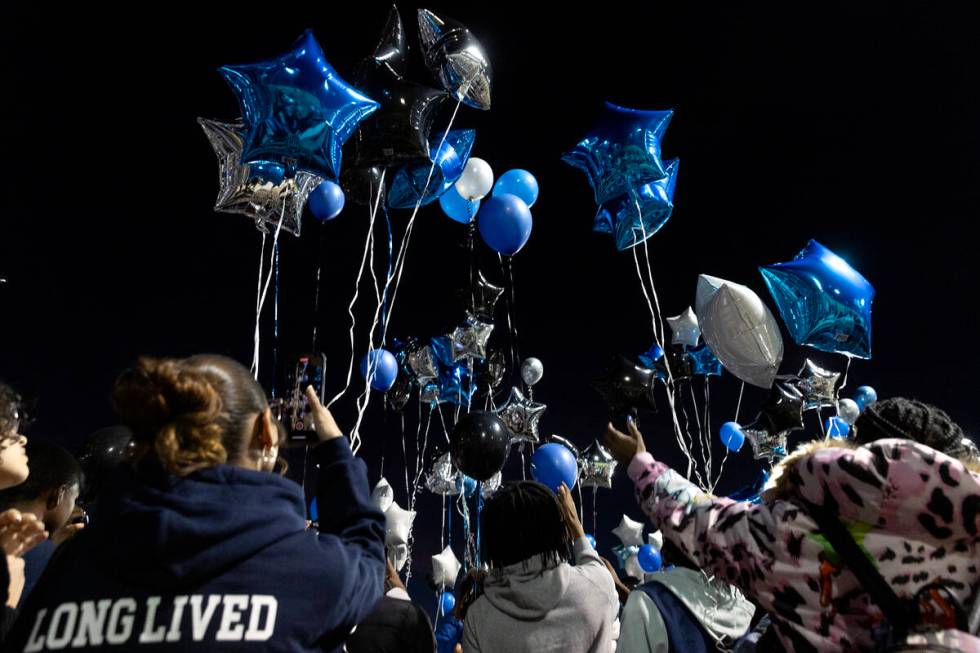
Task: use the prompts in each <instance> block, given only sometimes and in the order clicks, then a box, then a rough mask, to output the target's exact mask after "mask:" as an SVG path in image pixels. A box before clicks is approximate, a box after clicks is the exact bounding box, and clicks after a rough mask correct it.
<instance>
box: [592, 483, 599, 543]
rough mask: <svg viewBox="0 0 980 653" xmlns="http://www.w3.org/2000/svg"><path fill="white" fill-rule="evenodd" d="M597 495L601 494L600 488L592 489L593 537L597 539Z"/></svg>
mask: <svg viewBox="0 0 980 653" xmlns="http://www.w3.org/2000/svg"><path fill="white" fill-rule="evenodd" d="M597 494H599V488H598V487H593V488H592V537H595V534H596V528H598V527H597V526H596V521H597V517H598V514H599V513H598V511H597V510H596V495H597Z"/></svg>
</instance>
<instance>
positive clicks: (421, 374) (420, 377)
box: [405, 345, 439, 383]
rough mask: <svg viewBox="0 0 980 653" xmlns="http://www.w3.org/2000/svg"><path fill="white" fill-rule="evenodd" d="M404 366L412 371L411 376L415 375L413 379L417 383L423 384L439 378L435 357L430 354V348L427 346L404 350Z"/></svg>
mask: <svg viewBox="0 0 980 653" xmlns="http://www.w3.org/2000/svg"><path fill="white" fill-rule="evenodd" d="M405 365H407V366H408V369H410V370H411V371H412V374H413V375H415V379H416V380H417V381H418V382H419V383H425V382H426V381H429V380H431V379H437V378H439V368H438V365H437V363H436V357H435V354H433V353H432V347H431V346H429V345H425V346H424V347H418V346H416V347H412V348H411V349H408V350H406V351H405Z"/></svg>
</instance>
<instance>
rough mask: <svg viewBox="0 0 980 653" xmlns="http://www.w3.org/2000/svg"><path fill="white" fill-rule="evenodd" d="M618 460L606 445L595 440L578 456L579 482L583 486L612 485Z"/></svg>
mask: <svg viewBox="0 0 980 653" xmlns="http://www.w3.org/2000/svg"><path fill="white" fill-rule="evenodd" d="M616 465H617V463H616V460H615V459H614V458H613V457H612V455H610V453H609V451H607V450H606V448H605V447H604V446H602V444H601V443H600V442H599V441H598V440H595V441H594V442H593V443H592V444H590V445H589V446H588V447H586V448H585V450H584V451H583V452H582V453H581V454H580V455H579V458H578V482H579V485H581V486H582V487H595V488H599V487H603V488H606V489H607V490H608V489H609V488H611V487H612V479H613V473H614V472H615V471H616Z"/></svg>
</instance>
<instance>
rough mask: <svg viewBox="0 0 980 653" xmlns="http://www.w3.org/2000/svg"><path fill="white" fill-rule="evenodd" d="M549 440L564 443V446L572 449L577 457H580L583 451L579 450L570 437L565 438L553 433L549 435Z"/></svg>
mask: <svg viewBox="0 0 980 653" xmlns="http://www.w3.org/2000/svg"><path fill="white" fill-rule="evenodd" d="M548 442H557V443H558V444H560V445H562V446H563V447H565V448H566V449H568V450H569V451H571V452H572V453H573V454H575V457H576V458H578V457H579V456H580V455H581V452H579V450H578V447H576V446H575V443H574V442H572V441H571V440H569V439H568V438H563V437H562V436H560V435H555V434H554V433H552V434H551V435H549V436H548Z"/></svg>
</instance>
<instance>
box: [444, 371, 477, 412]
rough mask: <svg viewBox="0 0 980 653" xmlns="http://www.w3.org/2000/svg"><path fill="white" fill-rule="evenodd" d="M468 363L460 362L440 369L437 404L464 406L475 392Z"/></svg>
mask: <svg viewBox="0 0 980 653" xmlns="http://www.w3.org/2000/svg"><path fill="white" fill-rule="evenodd" d="M469 365H470V363H469V362H468V361H460V362H459V363H454V364H453V365H450V366H449V367H445V368H443V369H442V371H441V373H440V375H439V403H448V404H453V405H456V406H466V405H468V404H469V403H470V400H471V399H472V397H473V391H474V390H475V387H474V383H473V378H472V376H471V375H470V369H469Z"/></svg>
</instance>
